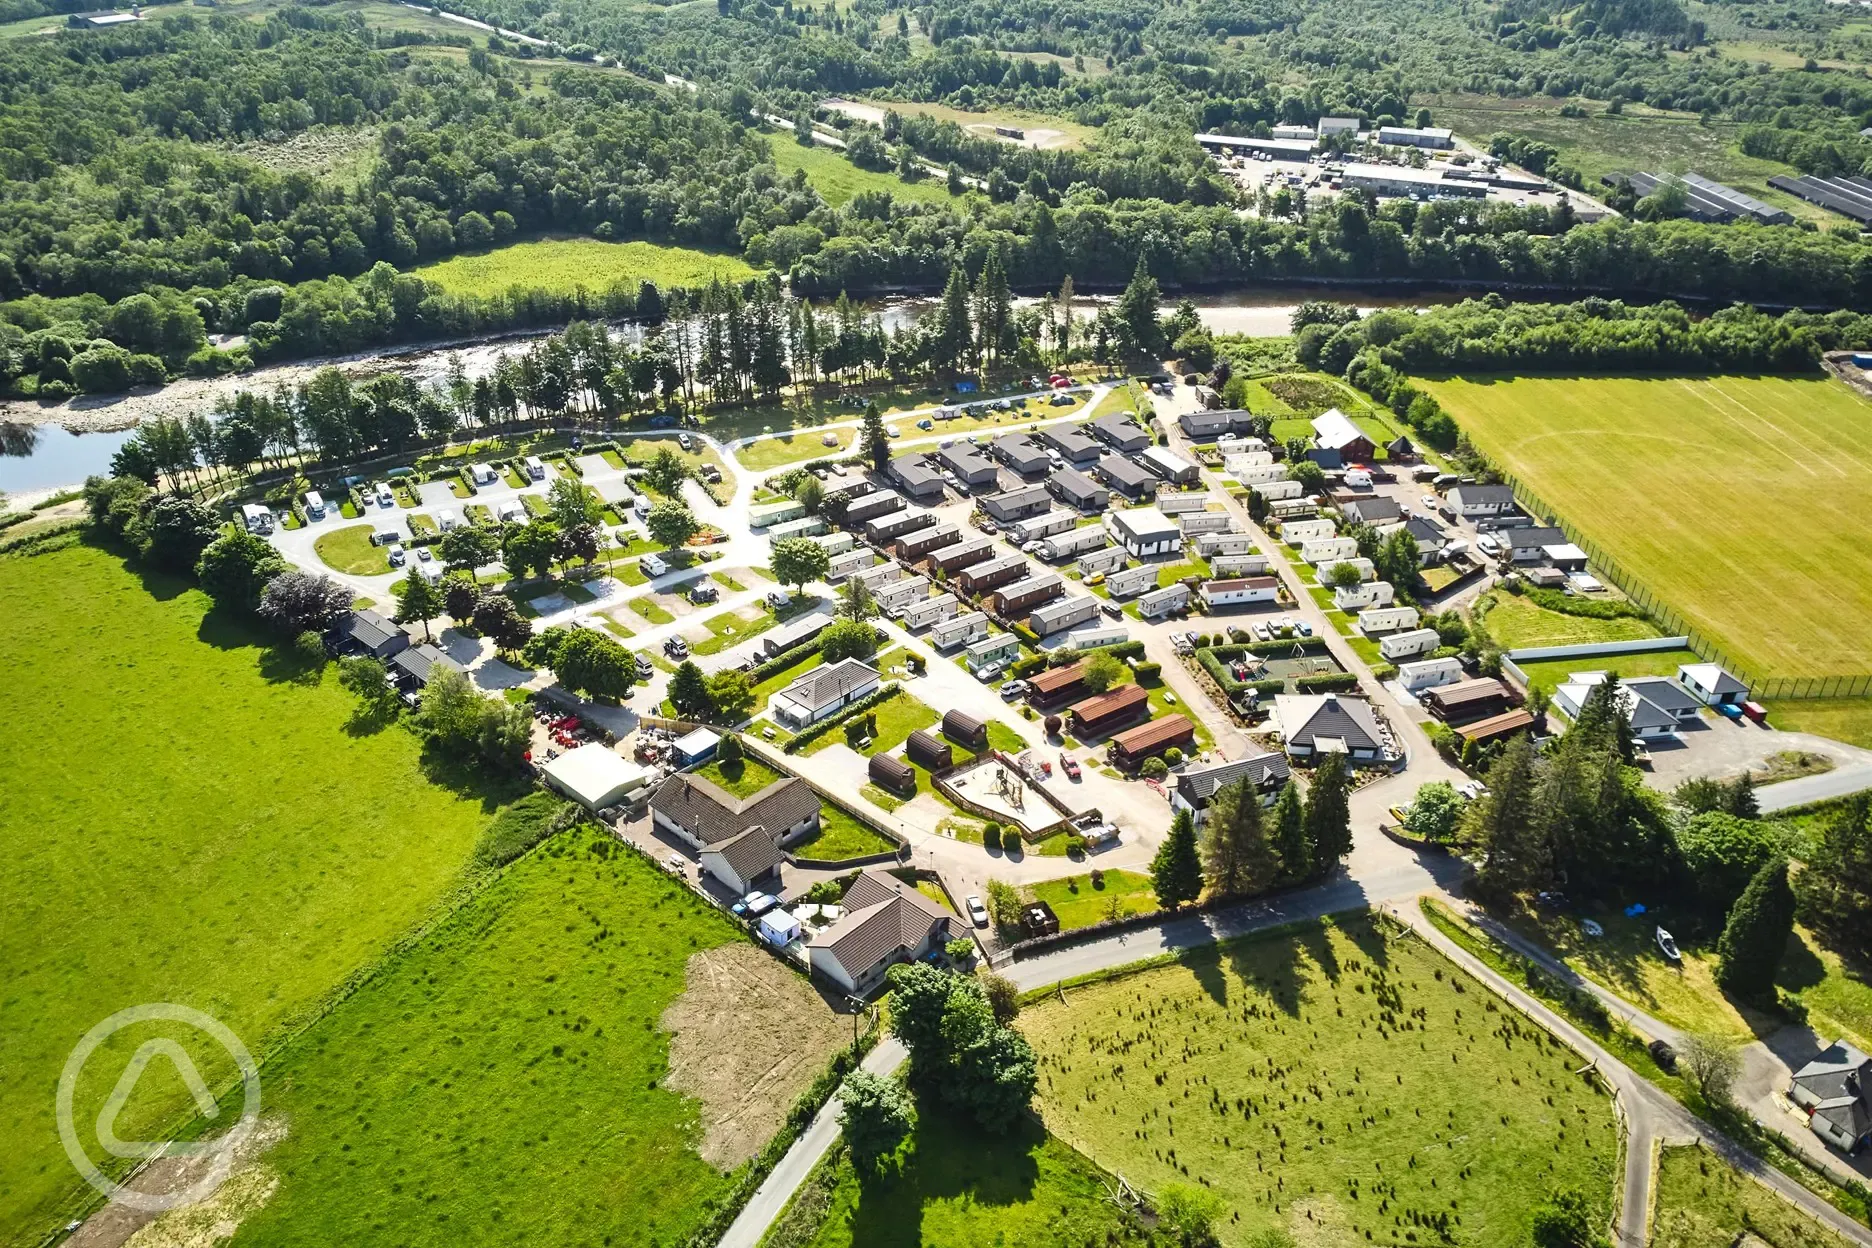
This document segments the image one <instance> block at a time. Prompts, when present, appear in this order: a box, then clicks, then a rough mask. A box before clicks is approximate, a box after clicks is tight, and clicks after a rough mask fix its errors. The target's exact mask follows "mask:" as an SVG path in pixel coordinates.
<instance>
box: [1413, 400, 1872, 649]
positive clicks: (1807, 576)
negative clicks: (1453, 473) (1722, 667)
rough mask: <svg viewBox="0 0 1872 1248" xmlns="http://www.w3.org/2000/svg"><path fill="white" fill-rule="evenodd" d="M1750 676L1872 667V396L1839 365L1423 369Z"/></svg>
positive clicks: (1495, 446)
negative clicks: (1769, 370)
mask: <svg viewBox="0 0 1872 1248" xmlns="http://www.w3.org/2000/svg"><path fill="white" fill-rule="evenodd" d="M1425 384H1426V385H1427V386H1428V388H1429V389H1430V390H1431V391H1433V392H1434V393H1435V394H1436V396H1437V398H1438V399H1439V400H1441V401H1442V403H1443V404H1444V406H1445V407H1447V408H1448V409H1449V411H1450V412H1451V414H1452V415H1454V416H1455V417H1456V419H1457V421H1458V422H1459V423H1460V424H1461V426H1462V428H1463V430H1464V431H1465V432H1466V433H1467V434H1468V435H1469V437H1470V439H1471V440H1472V441H1473V442H1474V443H1475V444H1476V445H1477V446H1478V447H1479V448H1481V449H1482V451H1483V452H1485V453H1486V454H1487V455H1488V456H1489V458H1490V459H1492V460H1494V461H1495V462H1496V463H1497V464H1499V465H1500V466H1501V467H1502V468H1503V469H1505V470H1506V471H1507V472H1509V473H1511V474H1513V475H1514V476H1515V477H1518V478H1519V479H1521V480H1522V481H1523V482H1525V483H1526V484H1527V486H1528V487H1529V488H1530V489H1532V490H1533V491H1534V492H1535V493H1536V494H1537V495H1539V496H1540V498H1542V499H1543V500H1544V501H1545V502H1546V503H1547V505H1548V506H1550V507H1553V508H1555V509H1556V510H1557V511H1558V512H1559V513H1560V515H1561V516H1562V517H1564V518H1565V519H1566V520H1567V521H1569V522H1570V523H1571V524H1573V525H1574V526H1576V527H1577V528H1578V529H1579V530H1580V531H1581V532H1583V533H1584V534H1585V535H1586V536H1587V537H1589V538H1590V539H1591V540H1592V541H1594V542H1596V543H1598V545H1599V546H1600V547H1601V548H1602V549H1603V550H1604V551H1606V552H1607V553H1608V554H1609V555H1610V556H1611V557H1612V558H1613V559H1615V560H1616V561H1617V562H1618V563H1620V564H1622V565H1623V566H1624V568H1625V570H1626V572H1627V573H1629V574H1630V575H1631V576H1632V577H1634V578H1636V579H1637V580H1638V581H1640V582H1642V583H1643V584H1644V585H1646V586H1648V587H1649V588H1650V589H1651V590H1652V592H1654V593H1655V594H1657V595H1658V596H1659V597H1660V598H1662V599H1663V600H1664V601H1665V602H1667V603H1669V604H1671V605H1672V606H1673V607H1675V608H1676V609H1677V611H1678V612H1679V613H1680V614H1681V615H1682V616H1683V617H1684V619H1685V620H1686V621H1688V622H1689V624H1690V626H1691V627H1693V628H1694V629H1696V630H1697V631H1698V632H1700V633H1706V634H1708V636H1709V637H1710V638H1711V640H1712V641H1713V642H1714V643H1715V644H1716V645H1717V646H1718V647H1719V648H1720V649H1721V650H1723V651H1724V652H1725V653H1726V654H1727V655H1728V656H1729V657H1730V658H1731V659H1732V660H1733V661H1734V662H1736V663H1737V664H1739V665H1740V666H1741V667H1743V668H1744V669H1746V670H1747V671H1748V672H1749V673H1750V674H1752V675H1755V676H1828V675H1844V674H1853V673H1862V672H1868V671H1872V548H1869V547H1868V539H1869V538H1872V493H1868V492H1867V491H1866V489H1865V488H1864V483H1865V481H1866V480H1867V479H1868V475H1869V474H1872V405H1868V404H1867V403H1866V401H1865V400H1864V399H1861V398H1860V397H1858V396H1857V395H1856V394H1854V393H1853V392H1852V391H1851V390H1849V389H1847V388H1846V387H1845V386H1844V385H1842V384H1841V383H1839V382H1837V381H1834V380H1832V379H1830V378H1820V377H1812V378H1791V377H1571V378H1554V377H1519V378H1513V379H1500V380H1497V379H1491V378H1456V379H1450V380H1445V381H1435V382H1429V383H1425Z"/></svg>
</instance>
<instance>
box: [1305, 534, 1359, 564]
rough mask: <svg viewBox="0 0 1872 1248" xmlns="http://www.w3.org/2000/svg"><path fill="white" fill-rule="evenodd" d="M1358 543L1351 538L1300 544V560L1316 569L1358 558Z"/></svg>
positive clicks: (1333, 538) (1326, 538)
mask: <svg viewBox="0 0 1872 1248" xmlns="http://www.w3.org/2000/svg"><path fill="white" fill-rule="evenodd" d="M1358 553H1359V552H1358V542H1356V541H1354V540H1353V539H1352V538H1349V537H1320V538H1315V539H1314V540H1312V541H1310V542H1302V543H1301V544H1300V558H1301V560H1302V561H1304V562H1306V563H1310V564H1312V565H1313V566H1314V567H1316V568H1322V567H1329V566H1331V565H1332V564H1335V563H1344V562H1345V561H1346V560H1348V559H1356V558H1358Z"/></svg>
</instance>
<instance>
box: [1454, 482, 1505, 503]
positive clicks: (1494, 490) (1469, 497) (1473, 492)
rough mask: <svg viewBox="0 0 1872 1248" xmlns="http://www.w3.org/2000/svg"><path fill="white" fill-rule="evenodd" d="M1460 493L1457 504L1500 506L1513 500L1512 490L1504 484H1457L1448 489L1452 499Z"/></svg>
mask: <svg viewBox="0 0 1872 1248" xmlns="http://www.w3.org/2000/svg"><path fill="white" fill-rule="evenodd" d="M1458 494H1460V495H1462V498H1461V501H1460V502H1459V503H1458V506H1462V507H1474V506H1476V505H1478V504H1491V505H1494V506H1501V505H1503V504H1508V503H1512V502H1514V490H1513V489H1511V488H1510V487H1508V486H1505V485H1459V486H1457V487H1455V488H1454V489H1452V490H1451V491H1450V495H1451V498H1452V500H1454V498H1455V496H1456V495H1458Z"/></svg>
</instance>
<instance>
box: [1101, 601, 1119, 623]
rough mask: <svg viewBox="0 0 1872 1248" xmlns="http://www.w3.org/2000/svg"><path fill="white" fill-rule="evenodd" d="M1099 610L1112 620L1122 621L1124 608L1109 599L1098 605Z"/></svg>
mask: <svg viewBox="0 0 1872 1248" xmlns="http://www.w3.org/2000/svg"><path fill="white" fill-rule="evenodd" d="M1099 610H1100V611H1101V612H1103V613H1104V614H1106V615H1108V616H1110V617H1111V618H1112V619H1114V620H1122V619H1123V618H1124V608H1123V607H1121V606H1119V605H1118V604H1117V603H1115V602H1113V601H1112V600H1111V599H1109V598H1107V599H1105V600H1103V601H1102V602H1100V603H1099Z"/></svg>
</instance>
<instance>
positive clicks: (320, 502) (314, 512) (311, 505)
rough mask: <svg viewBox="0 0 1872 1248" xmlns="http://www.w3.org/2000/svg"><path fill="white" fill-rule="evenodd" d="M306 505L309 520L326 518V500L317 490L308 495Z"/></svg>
mask: <svg viewBox="0 0 1872 1248" xmlns="http://www.w3.org/2000/svg"><path fill="white" fill-rule="evenodd" d="M305 507H306V518H307V519H308V520H323V519H324V518H325V500H324V499H323V498H321V497H320V496H319V492H318V491H317V490H313V491H311V492H309V493H308V494H307V495H306V499H305Z"/></svg>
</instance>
